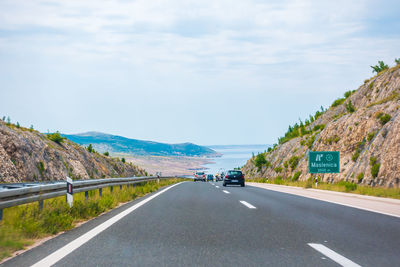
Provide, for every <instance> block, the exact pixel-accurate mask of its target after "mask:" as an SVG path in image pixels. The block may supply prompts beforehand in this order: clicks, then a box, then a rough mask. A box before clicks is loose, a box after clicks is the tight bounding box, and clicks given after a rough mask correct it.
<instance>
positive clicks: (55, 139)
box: [47, 131, 66, 144]
mask: <svg viewBox="0 0 400 267" xmlns="http://www.w3.org/2000/svg"><path fill="white" fill-rule="evenodd" d="M47 138H49V139H50V140H51V141H53V142H56V143H57V144H61V143H62V142H64V139H66V138H65V137H62V136H61V134H60V133H59V132H58V131H57V132H55V133H53V134H48V135H47Z"/></svg>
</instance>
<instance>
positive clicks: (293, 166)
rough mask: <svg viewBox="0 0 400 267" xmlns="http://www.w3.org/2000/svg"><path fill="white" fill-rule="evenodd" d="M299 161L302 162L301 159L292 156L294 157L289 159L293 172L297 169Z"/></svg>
mask: <svg viewBox="0 0 400 267" xmlns="http://www.w3.org/2000/svg"><path fill="white" fill-rule="evenodd" d="M299 161H300V158H299V157H298V156H292V157H291V158H290V159H289V165H290V168H291V169H292V171H293V170H294V169H296V167H297V164H299Z"/></svg>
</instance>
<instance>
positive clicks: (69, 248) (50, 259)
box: [32, 182, 183, 267]
mask: <svg viewBox="0 0 400 267" xmlns="http://www.w3.org/2000/svg"><path fill="white" fill-rule="evenodd" d="M181 183H183V182H180V183H177V184H174V185H171V186H169V187H167V188H165V189H163V190H162V191H160V192H158V193H156V194H154V195H152V196H150V197H148V198H146V199H144V200H142V201H140V202H139V203H137V204H135V205H133V206H132V207H130V208H128V209H126V210H124V211H123V212H121V213H119V214H117V215H115V216H114V217H112V218H110V219H108V220H107V221H105V222H103V223H102V224H100V225H98V226H96V227H95V228H93V229H92V230H90V231H89V232H86V233H85V234H83V235H81V236H80V237H78V238H76V239H75V240H73V241H71V242H70V243H68V244H67V245H65V246H63V247H62V248H60V249H58V250H56V251H55V252H53V253H51V254H50V255H48V256H47V257H46V258H44V259H42V260H40V261H39V262H37V263H35V264H34V265H32V266H33V267H42V266H51V265H54V264H55V263H57V262H58V261H59V260H61V259H62V258H64V257H65V256H67V255H68V254H70V253H71V252H73V251H74V250H75V249H77V248H79V247H80V246H82V245H83V244H85V243H86V242H88V241H89V240H90V239H92V238H93V237H95V236H96V235H98V234H99V233H101V232H103V231H104V230H106V229H107V228H108V227H110V226H111V225H113V224H114V223H116V222H118V221H119V220H121V219H122V218H124V217H125V216H126V215H128V214H129V213H131V212H132V211H134V210H136V209H137V208H139V207H141V206H143V205H144V204H146V203H147V202H149V201H150V200H152V199H154V198H156V197H157V196H159V195H161V194H162V193H164V192H165V191H167V190H169V189H171V188H173V187H175V186H177V185H179V184H181Z"/></svg>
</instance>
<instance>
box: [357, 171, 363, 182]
mask: <svg viewBox="0 0 400 267" xmlns="http://www.w3.org/2000/svg"><path fill="white" fill-rule="evenodd" d="M362 179H364V173H363V172H362V173H359V174H358V175H357V181H358V182H359V183H360V182H361V181H362Z"/></svg>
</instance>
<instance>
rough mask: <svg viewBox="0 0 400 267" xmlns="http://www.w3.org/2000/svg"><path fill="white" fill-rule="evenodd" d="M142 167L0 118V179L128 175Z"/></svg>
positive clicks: (136, 174) (81, 177)
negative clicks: (53, 138) (57, 140)
mask: <svg viewBox="0 0 400 267" xmlns="http://www.w3.org/2000/svg"><path fill="white" fill-rule="evenodd" d="M144 174H145V172H144V170H142V169H140V168H139V167H137V166H135V165H132V164H130V163H123V162H121V161H120V160H119V159H117V158H111V157H106V156H103V155H101V154H98V153H89V152H88V151H87V149H86V148H84V147H82V146H79V145H77V144H75V143H73V142H71V141H69V140H64V141H63V142H62V143H60V144H58V143H56V142H53V141H51V140H49V139H48V137H47V136H46V135H45V134H41V133H39V132H37V131H34V130H30V129H26V128H23V127H17V126H15V125H13V124H6V123H5V122H3V121H1V120H0V182H23V181H47V180H65V177H66V176H67V175H68V176H70V177H72V178H75V179H89V178H104V177H130V176H138V175H144Z"/></svg>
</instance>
